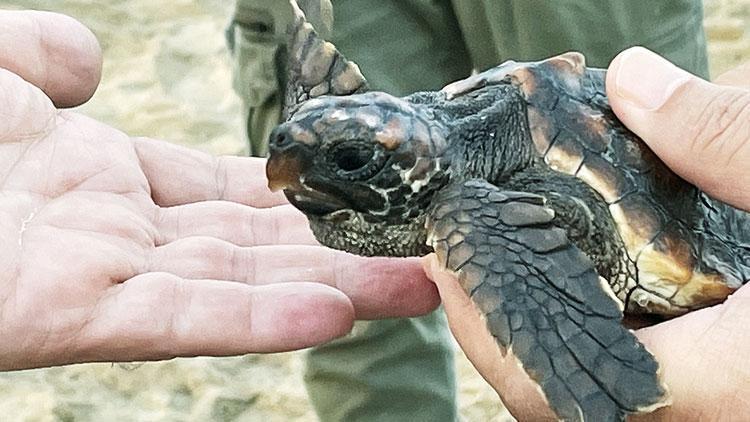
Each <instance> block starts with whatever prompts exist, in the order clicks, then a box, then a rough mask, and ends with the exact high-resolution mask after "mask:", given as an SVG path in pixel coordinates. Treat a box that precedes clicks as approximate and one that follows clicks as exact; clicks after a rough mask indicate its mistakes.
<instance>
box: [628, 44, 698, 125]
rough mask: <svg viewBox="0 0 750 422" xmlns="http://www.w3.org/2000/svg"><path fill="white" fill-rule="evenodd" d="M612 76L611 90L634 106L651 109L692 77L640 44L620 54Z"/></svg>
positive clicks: (657, 106)
mask: <svg viewBox="0 0 750 422" xmlns="http://www.w3.org/2000/svg"><path fill="white" fill-rule="evenodd" d="M616 72H617V74H616V75H615V84H616V87H615V92H616V93H617V95H619V96H620V97H621V98H623V99H624V100H626V101H628V102H630V103H632V104H634V105H635V106H637V107H639V108H641V109H645V110H648V111H653V110H656V109H659V108H660V107H662V106H663V105H664V104H665V103H666V102H667V100H669V98H670V97H671V96H672V94H673V93H674V92H675V91H676V90H677V88H679V87H680V86H682V85H683V84H685V83H686V82H688V81H689V80H690V79H691V78H693V76H692V75H691V74H689V73H688V72H686V71H684V70H682V69H680V68H678V67H677V66H675V65H673V64H672V63H670V62H669V61H667V60H666V59H664V58H662V57H661V56H659V55H657V54H656V53H653V52H651V51H649V50H647V49H645V48H643V47H634V48H631V49H629V50H626V51H625V52H624V53H622V55H621V56H620V65H619V66H618V67H617V70H616Z"/></svg>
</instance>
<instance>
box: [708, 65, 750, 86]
mask: <svg viewBox="0 0 750 422" xmlns="http://www.w3.org/2000/svg"><path fill="white" fill-rule="evenodd" d="M714 83H716V84H719V85H728V86H735V87H740V88H746V89H750V61H749V62H747V63H745V64H742V65H740V66H737V67H736V68H734V69H732V70H729V71H726V72H724V73H722V74H721V75H719V76H718V77H717V78H716V79H714Z"/></svg>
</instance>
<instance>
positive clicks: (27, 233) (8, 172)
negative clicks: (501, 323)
mask: <svg viewBox="0 0 750 422" xmlns="http://www.w3.org/2000/svg"><path fill="white" fill-rule="evenodd" d="M0 26H2V27H3V28H4V31H5V33H4V34H3V37H0V45H2V46H3V48H1V49H0V52H4V53H0V56H1V57H0V67H2V68H4V69H0V114H1V115H2V116H3V118H2V119H1V120H0V147H1V148H2V150H3V154H1V155H0V160H2V165H0V169H1V170H2V174H1V177H2V179H0V180H2V185H1V186H0V213H2V215H3V217H2V224H1V225H0V248H2V252H1V254H2V256H3V257H4V259H3V261H2V265H3V271H2V274H3V275H2V276H0V338H2V339H4V340H3V341H2V342H0V370H7V369H22V368H31V367H41V366H48V365H58V364H66V363H74V362H87V361H129V360H152V359H164V358H171V357H175V356H192V355H232V354H242V353H249V352H270V351H281V350H290V349H296V348H303V347H307V346H311V345H315V344H318V343H322V342H325V341H327V340H330V339H333V338H335V337H338V336H341V335H344V334H346V333H347V332H348V331H349V330H350V328H351V325H352V323H353V320H354V318H382V317H397V316H414V315H419V314H423V313H426V312H428V311H430V310H432V309H434V308H435V307H436V306H437V304H438V301H439V298H438V296H437V294H436V290H435V288H434V286H433V285H432V284H431V283H430V282H429V281H428V280H427V279H426V278H425V277H424V275H423V273H422V271H421V268H420V265H419V261H418V260H409V259H402V260H396V259H393V260H391V259H365V258H359V257H355V256H353V255H348V254H345V253H342V252H336V251H333V250H330V249H327V248H323V247H321V246H318V245H317V244H316V242H315V240H314V238H313V237H312V234H311V233H310V231H309V229H308V228H307V221H306V220H305V218H304V216H303V215H302V214H300V213H299V212H297V211H296V210H294V209H293V208H292V207H291V206H290V205H286V204H285V200H284V198H283V196H280V195H277V194H272V193H270V192H269V191H268V190H267V188H266V180H265V177H264V166H265V161H264V160H260V159H251V158H239V157H223V158H215V157H211V156H209V155H206V154H203V153H199V152H196V151H191V150H188V149H185V148H181V147H177V146H174V145H170V144H167V143H164V142H160V141H155V140H151V139H134V138H130V137H128V136H126V135H125V134H123V133H121V132H118V131H117V130H115V129H113V128H111V127H108V126H106V125H103V124H101V123H98V122H96V121H94V120H91V119H89V118H86V117H85V116H82V115H80V114H77V113H74V112H71V111H65V110H60V109H58V108H57V107H56V106H55V104H57V105H58V106H72V105H76V104H80V103H81V102H83V101H85V100H87V99H88V98H89V97H90V96H91V95H92V94H93V92H94V90H95V88H96V85H97V83H98V80H99V74H100V65H101V55H100V52H99V48H98V45H97V43H96V40H95V38H94V37H93V35H91V33H90V32H88V30H86V29H85V28H83V27H82V26H81V25H80V24H78V23H77V22H75V21H73V20H71V19H70V18H67V17H64V16H61V15H55V14H49V13H30V12H22V13H21V12H0ZM29 28H34V31H29ZM29 34H33V35H29ZM21 53H22V54H21ZM407 292H408V294H407Z"/></svg>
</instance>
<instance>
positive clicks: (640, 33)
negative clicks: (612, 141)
mask: <svg viewBox="0 0 750 422" xmlns="http://www.w3.org/2000/svg"><path fill="white" fill-rule="evenodd" d="M453 5H454V8H455V10H456V14H457V16H458V20H459V22H460V24H461V29H462V31H463V35H464V38H465V39H466V42H467V45H468V47H469V50H470V51H471V55H472V58H473V60H474V64H475V66H476V67H477V68H478V69H480V70H483V69H486V68H488V67H492V66H495V65H497V64H499V63H501V62H503V61H505V60H509V59H515V60H539V59H542V58H545V57H549V56H552V55H556V54H560V53H563V52H566V51H571V50H577V51H580V52H582V53H584V55H585V56H586V58H587V62H588V64H589V66H596V67H606V66H607V65H608V64H609V62H610V61H611V60H612V58H614V56H615V55H616V54H617V53H618V52H620V51H622V50H624V49H626V48H627V47H631V46H634V45H643V46H646V47H648V48H650V49H652V50H654V51H656V52H658V53H660V54H662V55H664V56H666V57H667V58H668V59H670V60H672V61H673V62H675V63H677V64H678V65H679V66H681V67H683V68H684V69H687V70H689V71H691V72H693V73H695V74H697V75H700V76H703V77H707V76H708V56H707V52H706V37H705V33H704V31H703V5H702V2H701V0H659V1H652V0H628V1H622V0H555V1H548V0H507V1H502V2H498V1H495V0H453Z"/></svg>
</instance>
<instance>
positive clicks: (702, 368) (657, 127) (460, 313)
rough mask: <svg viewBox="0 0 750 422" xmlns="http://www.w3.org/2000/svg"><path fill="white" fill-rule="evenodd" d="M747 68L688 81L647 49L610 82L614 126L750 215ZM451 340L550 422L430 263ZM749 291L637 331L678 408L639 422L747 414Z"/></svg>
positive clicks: (533, 416) (617, 68)
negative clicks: (711, 79)
mask: <svg viewBox="0 0 750 422" xmlns="http://www.w3.org/2000/svg"><path fill="white" fill-rule="evenodd" d="M748 81H750V63H749V64H747V65H745V66H744V67H740V68H738V69H736V70H734V71H732V72H729V73H727V74H725V75H722V76H721V77H719V78H717V80H716V82H715V83H709V82H706V81H703V80H701V79H699V78H697V77H694V76H692V75H689V74H688V73H687V72H684V71H682V70H680V69H678V68H676V67H675V66H674V65H672V64H670V63H669V62H667V61H666V60H664V59H662V58H661V57H659V56H657V55H655V54H654V53H651V52H649V51H647V50H645V49H643V48H633V49H630V50H627V51H625V52H623V53H621V54H620V55H619V56H618V57H617V58H616V59H615V60H614V61H613V63H612V65H611V66H610V69H609V73H608V75H607V94H608V97H609V101H610V104H611V106H612V108H613V110H614V111H615V113H616V114H617V116H618V117H619V118H620V119H621V120H622V121H623V122H624V123H625V124H626V125H627V126H628V128H630V129H631V130H632V131H633V132H635V133H636V134H637V135H639V136H640V137H641V138H643V140H644V141H646V143H648V145H649V146H650V147H651V148H652V149H653V150H654V151H655V152H656V153H657V154H658V155H659V157H660V158H661V159H662V160H664V161H665V162H666V163H667V164H668V165H669V166H670V167H671V168H672V169H673V170H674V171H675V172H677V173H678V174H679V175H681V176H682V177H684V178H685V179H687V180H689V181H691V182H692V183H694V184H695V185H697V186H699V187H701V188H702V190H704V191H706V192H708V193H710V194H711V195H713V196H715V197H717V198H719V199H722V200H725V201H726V202H728V203H731V204H733V205H735V206H736V207H738V208H742V209H746V210H750V172H749V171H748V166H747V163H749V162H750V90H748V88H750V85H749V83H748ZM425 268H426V270H427V272H428V274H429V276H430V277H431V278H432V279H433V280H434V281H435V282H436V284H437V286H438V289H439V290H440V295H441V297H442V300H443V304H444V306H445V309H446V312H447V314H448V318H449V322H450V324H451V328H452V331H453V332H454V335H455V336H456V337H457V339H458V340H459V343H461V345H462V348H463V349H464V351H465V352H466V353H467V355H468V356H469V358H470V359H471V360H472V362H473V363H474V365H475V366H476V367H477V369H478V370H479V371H480V372H481V373H482V375H483V376H484V377H485V379H487V380H488V382H489V383H490V384H491V385H492V386H493V387H494V388H495V389H496V390H497V391H498V392H501V394H502V397H503V400H504V402H505V404H506V405H507V406H508V408H509V409H510V410H511V412H512V413H513V414H514V415H515V416H516V417H517V418H519V420H542V419H544V418H549V419H554V416H553V414H552V413H551V412H550V410H549V409H548V408H547V406H546V405H544V401H543V399H542V397H541V395H540V394H539V392H538V389H537V388H536V387H535V386H534V384H533V383H532V382H531V381H530V380H529V377H528V375H526V374H525V373H524V372H523V371H522V370H520V369H519V367H518V366H517V365H516V362H515V360H514V359H504V360H500V361H498V360H496V356H497V353H496V352H495V350H496V348H497V346H496V344H495V342H494V341H492V340H491V339H490V337H489V336H485V335H482V334H481V333H479V332H478V331H479V330H472V329H470V328H469V329H467V327H482V326H483V325H484V324H483V323H482V322H481V321H480V320H479V317H478V315H477V313H476V311H475V309H474V307H473V305H472V304H471V302H470V300H469V298H468V297H467V296H466V294H465V293H464V291H463V290H462V288H461V287H460V286H459V284H458V283H457V282H456V280H455V277H454V276H451V275H449V274H448V273H447V272H445V271H444V270H442V266H440V265H439V264H438V262H437V259H435V257H434V255H431V256H430V257H429V258H428V259H427V260H425ZM748 323H750V289H749V288H748V287H744V288H741V289H739V290H738V291H737V292H736V293H735V294H734V295H732V296H731V297H730V298H729V299H727V301H726V302H724V303H723V304H720V305H717V306H714V307H711V308H707V309H703V310H699V311H695V312H691V313H689V314H687V315H685V316H682V317H679V318H676V319H673V320H670V321H667V322H664V323H661V324H658V325H655V326H652V327H649V328H644V329H640V330H637V331H636V335H637V337H638V338H639V339H640V340H641V341H642V342H643V343H644V345H645V346H646V347H647V349H648V350H649V351H650V352H652V353H653V354H654V355H655V356H656V358H657V361H658V362H659V364H660V368H661V374H662V377H663V379H664V381H665V384H666V385H667V386H668V388H669V391H670V393H671V400H672V405H671V406H668V407H665V408H662V409H659V410H657V411H656V412H654V413H652V414H649V415H643V416H639V417H638V418H643V419H647V420H648V419H651V418H654V419H659V420H687V419H701V420H702V419H712V420H713V419H716V420H721V419H727V418H728V419H731V418H732V417H736V416H737V415H740V414H747V413H748V412H750V403H749V402H747V401H746V400H743V399H741V398H740V397H739V396H738V394H739V393H738V392H742V391H747V389H748V388H750V367H749V366H748V365H747V359H746V358H745V357H744V354H745V351H746V350H748V349H750V334H748V332H747V326H748Z"/></svg>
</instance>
